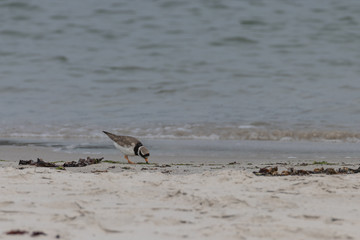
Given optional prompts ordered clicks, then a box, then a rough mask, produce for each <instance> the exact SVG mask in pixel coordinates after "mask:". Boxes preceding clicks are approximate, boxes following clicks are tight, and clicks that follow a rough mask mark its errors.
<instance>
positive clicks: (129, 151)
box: [114, 142, 135, 156]
mask: <svg viewBox="0 0 360 240" xmlns="http://www.w3.org/2000/svg"><path fill="white" fill-rule="evenodd" d="M114 145H115V147H116V148H117V149H119V150H120V151H121V152H122V153H123V154H125V155H129V156H134V155H135V153H134V147H133V146H130V147H129V148H127V147H122V146H120V145H119V144H117V143H116V142H114Z"/></svg>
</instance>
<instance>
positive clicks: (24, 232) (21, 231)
mask: <svg viewBox="0 0 360 240" xmlns="http://www.w3.org/2000/svg"><path fill="white" fill-rule="evenodd" d="M27 233H28V231H24V230H10V231H7V232H6V235H24V234H27Z"/></svg>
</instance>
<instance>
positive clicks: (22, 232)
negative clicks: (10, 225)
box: [6, 229, 46, 237]
mask: <svg viewBox="0 0 360 240" xmlns="http://www.w3.org/2000/svg"><path fill="white" fill-rule="evenodd" d="M28 233H29V232H28V231H25V230H18V229H17V230H10V231H8V232H6V235H25V234H28ZM30 236H31V237H38V236H46V233H44V232H42V231H33V232H31V234H30Z"/></svg>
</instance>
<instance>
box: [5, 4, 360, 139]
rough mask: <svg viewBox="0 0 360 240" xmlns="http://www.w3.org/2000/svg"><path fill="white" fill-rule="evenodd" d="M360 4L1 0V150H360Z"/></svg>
mask: <svg viewBox="0 0 360 240" xmlns="http://www.w3.org/2000/svg"><path fill="white" fill-rule="evenodd" d="M359 76H360V2H359V1H358V0H347V1H335V0H333V1H331V0H319V1H312V0H302V1H294V0H266V1H265V0H223V1H220V0H196V1H190V0H174V1H170V0H135V1H125V0H102V1H95V0H85V1H83V0H72V1H47V0H1V1H0V113H1V115H0V138H3V139H6V138H15V139H16V138H19V139H21V138H42V137H46V138H61V139H72V138H79V137H80V138H95V139H96V138H104V139H105V138H106V136H104V135H103V134H102V132H101V131H102V130H108V131H112V132H115V133H119V134H120V133H123V134H129V135H135V136H139V137H142V138H145V139H147V138H151V139H169V138H171V139H214V140H281V141H285V140H286V141H291V140H302V141H340V142H358V141H359V140H360V79H359Z"/></svg>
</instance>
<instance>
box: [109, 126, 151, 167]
mask: <svg viewBox="0 0 360 240" xmlns="http://www.w3.org/2000/svg"><path fill="white" fill-rule="evenodd" d="M103 132H104V133H105V134H106V135H107V136H108V137H109V138H110V139H111V140H113V141H114V145H115V147H116V148H117V149H119V150H120V151H121V152H122V153H123V154H124V157H125V159H126V160H127V161H128V163H130V164H134V162H132V161H130V160H129V158H128V156H141V157H142V158H144V159H145V161H146V163H149V162H148V158H149V156H150V153H149V150H148V149H147V148H146V147H144V146H143V145H142V143H141V142H140V141H139V140H137V139H136V138H134V137H130V136H119V135H115V134H112V133H109V132H106V131H103Z"/></svg>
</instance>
